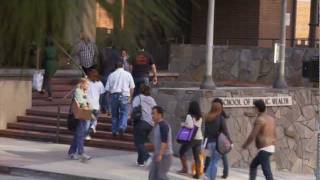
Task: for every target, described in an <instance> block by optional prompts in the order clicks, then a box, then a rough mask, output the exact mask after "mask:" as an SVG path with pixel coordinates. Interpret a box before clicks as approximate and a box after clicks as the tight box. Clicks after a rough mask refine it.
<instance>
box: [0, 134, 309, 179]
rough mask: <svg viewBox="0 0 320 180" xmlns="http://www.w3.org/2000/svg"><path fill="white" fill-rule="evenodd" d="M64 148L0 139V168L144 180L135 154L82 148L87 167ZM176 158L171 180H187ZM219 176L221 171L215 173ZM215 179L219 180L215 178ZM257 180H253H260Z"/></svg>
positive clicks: (241, 175)
mask: <svg viewBox="0 0 320 180" xmlns="http://www.w3.org/2000/svg"><path fill="white" fill-rule="evenodd" d="M67 149H68V146H67V145H60V144H53V143H42V142H33V141H22V140H16V139H8V138H0V166H8V167H18V168H25V169H30V170H36V171H46V172H53V173H61V174H69V175H76V176H84V177H92V178H98V179H113V180H135V179H137V180H143V179H147V176H148V171H147V169H145V168H140V167H137V166H136V165H135V159H136V154H135V153H133V152H126V151H114V150H106V149H99V148H86V151H87V153H88V154H90V155H92V156H93V159H92V160H91V161H90V162H88V163H81V162H79V161H70V160H68V159H66V151H67ZM178 168H179V161H178V159H177V158H175V160H174V164H173V166H172V168H171V172H170V179H171V180H187V179H191V178H189V177H185V176H181V175H177V174H176V173H175V171H177V170H178ZM219 174H221V171H220V170H219ZM247 174H248V172H247V171H246V170H240V169H233V168H232V169H231V172H230V177H229V179H230V180H247V179H248V175H247ZM6 177H7V178H8V179H10V178H9V176H1V174H0V179H6ZM218 179H219V178H218ZM263 179H264V178H262V177H261V176H260V177H259V178H257V180H263ZM275 179H276V180H288V179H290V180H312V179H315V178H314V177H313V176H301V175H296V174H286V173H279V172H275Z"/></svg>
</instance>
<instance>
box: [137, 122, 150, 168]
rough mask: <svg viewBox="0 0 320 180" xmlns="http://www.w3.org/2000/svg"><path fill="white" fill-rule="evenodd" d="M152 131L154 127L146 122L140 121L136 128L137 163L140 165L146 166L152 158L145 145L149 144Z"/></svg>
mask: <svg viewBox="0 0 320 180" xmlns="http://www.w3.org/2000/svg"><path fill="white" fill-rule="evenodd" d="M151 131H152V126H151V125H150V124H149V123H147V122H145V121H140V122H138V123H137V124H136V125H135V126H134V144H135V146H136V148H137V153H138V159H137V162H138V163H139V164H144V162H145V161H146V160H148V158H149V157H150V154H149V152H148V150H147V148H146V147H145V143H147V142H148V137H149V134H150V133H151Z"/></svg>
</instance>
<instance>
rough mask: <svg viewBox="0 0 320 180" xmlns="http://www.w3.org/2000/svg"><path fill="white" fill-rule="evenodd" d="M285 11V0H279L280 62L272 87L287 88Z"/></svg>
mask: <svg viewBox="0 0 320 180" xmlns="http://www.w3.org/2000/svg"><path fill="white" fill-rule="evenodd" d="M286 13H287V0H281V20H280V27H281V33H280V51H279V57H280V62H278V66H277V77H276V80H275V81H274V83H273V87H274V88H278V89H285V88H288V85H287V82H286V80H285V61H286V30H287V29H286Z"/></svg>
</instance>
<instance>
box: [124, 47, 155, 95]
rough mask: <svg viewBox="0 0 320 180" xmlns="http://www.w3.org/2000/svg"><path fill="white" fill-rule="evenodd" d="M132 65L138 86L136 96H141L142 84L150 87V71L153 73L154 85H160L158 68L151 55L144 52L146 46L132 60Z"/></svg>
mask: <svg viewBox="0 0 320 180" xmlns="http://www.w3.org/2000/svg"><path fill="white" fill-rule="evenodd" d="M130 63H131V66H132V68H131V69H132V75H133V78H134V82H135V84H136V88H135V92H134V96H136V95H138V94H140V86H141V84H146V85H149V76H150V75H149V74H150V69H151V71H152V73H153V77H152V82H153V84H154V85H155V84H157V83H158V77H157V67H156V65H155V62H154V59H153V57H152V56H151V54H149V53H148V52H146V51H145V50H144V45H141V49H140V51H138V53H137V54H136V55H135V56H134V57H133V59H131V62H130Z"/></svg>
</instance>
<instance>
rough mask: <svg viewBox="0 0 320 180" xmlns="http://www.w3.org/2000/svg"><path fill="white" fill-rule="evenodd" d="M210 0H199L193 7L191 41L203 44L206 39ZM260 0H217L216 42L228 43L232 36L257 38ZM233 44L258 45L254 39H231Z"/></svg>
mask: <svg viewBox="0 0 320 180" xmlns="http://www.w3.org/2000/svg"><path fill="white" fill-rule="evenodd" d="M207 11H208V1H207V0H198V1H196V5H195V6H193V9H192V37H191V43H193V44H203V43H205V39H206V28H207V26H206V24H207ZM258 16H259V1H257V0H241V1H239V0H228V1H225V0H216V8H215V43H216V44H226V43H227V42H226V39H230V38H257V35H258ZM229 43H231V44H243V45H256V42H255V41H252V40H239V39H234V40H230V41H229Z"/></svg>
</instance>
